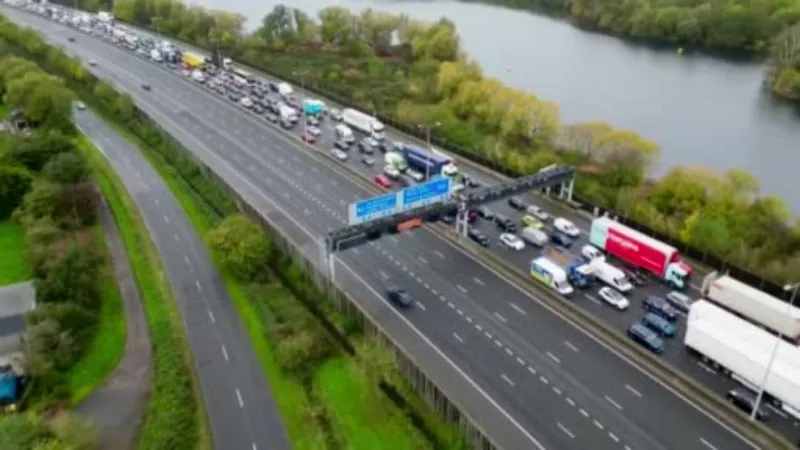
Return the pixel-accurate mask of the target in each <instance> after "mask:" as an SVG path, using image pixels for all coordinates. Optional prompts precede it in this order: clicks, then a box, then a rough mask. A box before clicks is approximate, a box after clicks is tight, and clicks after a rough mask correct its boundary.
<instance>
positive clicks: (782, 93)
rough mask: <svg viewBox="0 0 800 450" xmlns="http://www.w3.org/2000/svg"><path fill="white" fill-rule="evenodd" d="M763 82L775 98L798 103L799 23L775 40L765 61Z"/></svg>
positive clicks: (799, 79)
mask: <svg viewBox="0 0 800 450" xmlns="http://www.w3.org/2000/svg"><path fill="white" fill-rule="evenodd" d="M765 82H766V84H767V85H768V86H769V87H770V89H771V90H772V92H773V93H774V94H775V95H776V96H778V97H782V98H786V99H789V100H794V101H800V23H798V24H795V25H793V26H791V27H789V28H787V29H786V30H784V31H783V32H781V33H780V34H779V35H778V37H777V38H776V39H775V43H774V45H773V47H772V51H771V52H770V58H769V59H768V60H767V70H766V77H765Z"/></svg>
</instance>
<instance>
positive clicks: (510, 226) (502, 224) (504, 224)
mask: <svg viewBox="0 0 800 450" xmlns="http://www.w3.org/2000/svg"><path fill="white" fill-rule="evenodd" d="M494 223H495V225H497V228H500V229H501V230H503V231H508V232H510V233H514V232H516V231H517V224H515V223H514V222H513V221H512V220H511V219H509V218H508V217H506V216H501V215H499V214H498V215H496V216H494Z"/></svg>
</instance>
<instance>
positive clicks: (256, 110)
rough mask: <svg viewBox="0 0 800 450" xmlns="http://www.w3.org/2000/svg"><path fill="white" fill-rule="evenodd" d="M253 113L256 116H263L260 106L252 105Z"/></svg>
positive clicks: (262, 108)
mask: <svg viewBox="0 0 800 450" xmlns="http://www.w3.org/2000/svg"><path fill="white" fill-rule="evenodd" d="M253 112H254V113H256V114H264V107H263V106H261V105H253Z"/></svg>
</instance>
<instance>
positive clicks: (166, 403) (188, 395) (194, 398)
mask: <svg viewBox="0 0 800 450" xmlns="http://www.w3.org/2000/svg"><path fill="white" fill-rule="evenodd" d="M81 150H82V153H83V154H84V155H86V157H87V159H88V160H89V162H90V166H91V168H92V171H93V173H94V177H95V180H96V182H97V184H98V185H99V187H100V189H101V190H102V192H103V195H104V197H105V199H106V202H107V204H108V207H109V208H110V210H111V212H112V214H113V215H114V218H115V220H116V222H117V225H118V226H119V230H120V235H121V237H122V241H123V243H124V245H125V249H126V251H127V253H128V258H129V259H130V262H131V267H132V269H133V273H134V277H135V278H136V283H137V286H138V287H139V291H140V293H141V298H142V301H143V302H144V305H143V306H144V310H145V314H146V316H147V323H148V328H149V331H150V341H151V343H152V355H153V386H152V390H151V392H150V398H149V401H148V404H147V410H146V415H145V417H144V421H143V425H142V428H141V430H140V435H139V442H138V448H140V449H159V450H161V449H176V450H177V449H194V448H198V447H201V448H203V447H205V446H206V440H207V438H206V436H207V435H208V432H207V429H206V425H205V413H204V411H203V408H202V402H201V401H200V400H199V393H198V391H197V389H196V386H195V381H194V379H193V375H192V374H193V368H192V357H191V351H190V350H189V348H188V343H187V342H186V338H185V336H184V334H183V327H182V325H181V320H180V314H179V312H178V310H177V305H176V303H175V299H174V298H173V295H172V291H171V289H170V287H169V284H168V280H167V277H166V275H165V273H164V269H163V267H162V265H161V260H160V258H159V257H158V253H157V251H156V249H155V248H154V246H153V244H152V241H151V240H150V234H149V233H148V231H147V228H146V227H145V225H144V222H143V220H142V218H141V216H140V215H139V212H138V209H137V207H136V204H135V203H134V201H133V199H131V197H130V195H129V194H128V193H127V191H126V190H125V187H124V185H123V184H122V181H121V180H120V179H119V178H118V176H117V175H116V173H115V172H114V170H113V168H111V166H110V165H109V164H108V162H107V161H106V160H105V159H104V158H103V157H102V155H100V153H99V151H98V150H97V149H96V148H94V146H93V145H92V144H91V142H89V141H88V140H85V139H84V140H82V141H81Z"/></svg>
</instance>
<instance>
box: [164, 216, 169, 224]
mask: <svg viewBox="0 0 800 450" xmlns="http://www.w3.org/2000/svg"><path fill="white" fill-rule="evenodd" d="M164 222H167V223H169V217H167V215H166V214H164Z"/></svg>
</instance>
